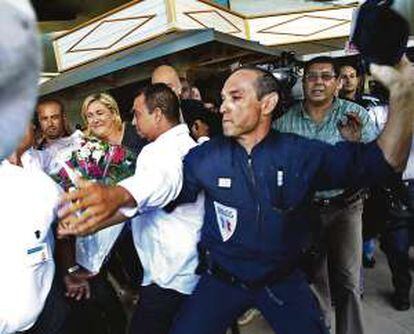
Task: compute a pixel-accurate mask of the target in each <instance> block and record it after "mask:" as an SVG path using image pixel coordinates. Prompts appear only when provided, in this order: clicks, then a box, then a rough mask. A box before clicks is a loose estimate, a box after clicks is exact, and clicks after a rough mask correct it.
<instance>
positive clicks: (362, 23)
mask: <svg viewBox="0 0 414 334" xmlns="http://www.w3.org/2000/svg"><path fill="white" fill-rule="evenodd" d="M392 5H393V0H367V1H366V2H365V3H364V4H363V5H362V6H361V7H360V8H359V10H358V13H357V18H356V24H355V29H354V32H353V35H352V37H351V42H352V43H354V44H355V45H356V47H357V48H358V51H359V52H360V53H361V56H362V58H363V60H364V61H365V63H366V64H367V65H368V64H369V63H376V64H380V65H390V66H393V65H396V64H397V63H398V62H399V61H400V60H401V57H402V56H403V54H404V53H405V51H406V48H407V42H408V38H409V33H410V26H409V23H408V22H407V21H406V20H405V19H404V18H403V17H402V16H401V15H400V14H399V13H397V12H396V11H395V10H393V9H392V7H391V6H392Z"/></svg>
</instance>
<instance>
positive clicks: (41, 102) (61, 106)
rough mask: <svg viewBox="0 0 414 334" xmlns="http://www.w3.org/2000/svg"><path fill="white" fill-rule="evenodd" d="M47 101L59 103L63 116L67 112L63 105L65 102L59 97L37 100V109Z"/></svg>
mask: <svg viewBox="0 0 414 334" xmlns="http://www.w3.org/2000/svg"><path fill="white" fill-rule="evenodd" d="M47 103H55V104H57V105H58V106H59V108H60V113H61V115H62V116H63V115H64V114H65V108H64V106H63V103H62V102H61V101H59V100H57V99H48V98H43V99H40V100H39V101H38V102H37V105H36V110H37V107H39V106H40V105H42V104H47ZM36 114H37V113H36Z"/></svg>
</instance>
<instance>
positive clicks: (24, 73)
mask: <svg viewBox="0 0 414 334" xmlns="http://www.w3.org/2000/svg"><path fill="white" fill-rule="evenodd" d="M0 6H1V11H0V63H1V69H0V159H2V158H5V157H6V156H8V155H9V154H10V153H11V152H12V151H13V150H14V147H15V146H16V145H17V143H18V142H19V140H20V139H21V137H22V136H23V133H24V130H25V128H26V125H27V124H28V122H29V120H30V118H31V115H32V112H33V108H34V104H35V100H36V98H37V82H38V77H39V71H40V46H39V44H38V41H37V35H36V28H35V27H36V21H35V16H34V12H33V11H32V9H31V7H30V5H29V2H28V1H26V0H22V1H11V0H10V1H8V0H0ZM10 36H13V38H10Z"/></svg>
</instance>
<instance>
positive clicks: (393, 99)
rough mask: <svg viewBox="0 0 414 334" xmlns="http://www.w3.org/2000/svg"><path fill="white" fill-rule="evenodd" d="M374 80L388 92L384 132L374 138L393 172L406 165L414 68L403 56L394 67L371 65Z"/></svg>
mask: <svg viewBox="0 0 414 334" xmlns="http://www.w3.org/2000/svg"><path fill="white" fill-rule="evenodd" d="M371 72H372V75H373V76H374V78H375V79H376V80H378V81H380V82H382V83H383V84H384V85H385V86H386V87H387V88H388V89H389V90H390V112H389V116H388V121H387V123H386V125H385V128H384V131H383V132H382V133H381V135H380V136H379V137H378V139H377V143H378V146H379V147H380V148H381V150H382V152H383V154H384V157H385V159H386V160H387V162H388V163H389V164H390V165H391V166H392V167H393V168H394V170H395V171H396V172H402V171H403V170H404V168H405V165H406V163H407V159H408V155H409V151H410V147H411V137H412V132H413V120H414V118H413V117H414V116H413V115H414V67H413V64H412V63H411V62H410V61H409V60H408V59H407V58H406V57H404V58H403V59H402V60H401V62H400V64H399V65H398V66H396V67H395V68H393V67H389V66H379V65H375V64H373V65H371Z"/></svg>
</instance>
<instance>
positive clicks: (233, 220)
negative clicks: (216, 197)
mask: <svg viewBox="0 0 414 334" xmlns="http://www.w3.org/2000/svg"><path fill="white" fill-rule="evenodd" d="M214 209H215V211H216V218H217V224H218V227H219V230H220V234H221V237H222V239H223V241H224V242H225V241H227V240H229V239H230V238H231V236H232V235H233V234H234V231H235V230H236V226H237V209H235V208H232V207H230V206H226V205H223V204H220V203H218V202H216V201H214Z"/></svg>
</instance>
